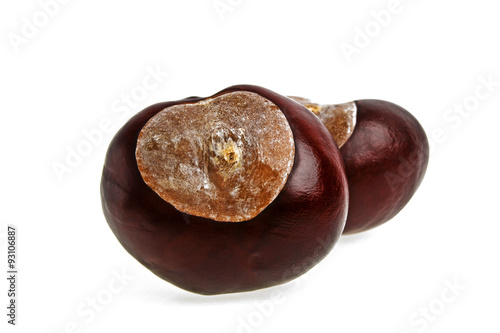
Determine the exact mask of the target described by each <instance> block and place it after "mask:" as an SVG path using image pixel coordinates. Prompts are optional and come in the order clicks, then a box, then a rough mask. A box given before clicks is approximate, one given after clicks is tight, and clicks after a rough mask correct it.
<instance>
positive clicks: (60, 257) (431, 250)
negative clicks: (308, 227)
mask: <svg viewBox="0 0 500 333" xmlns="http://www.w3.org/2000/svg"><path fill="white" fill-rule="evenodd" d="M60 1H61V2H60V3H58V5H57V7H54V5H53V4H54V3H57V2H53V1H52V2H51V3H52V6H49V7H47V6H45V11H47V12H50V14H51V16H49V15H47V14H44V9H43V7H44V6H41V5H40V2H38V1H35V0H29V1H15V2H14V1H8V2H7V1H2V3H1V5H0V22H1V23H0V25H1V42H0V48H1V62H0V77H1V78H0V88H1V98H0V109H1V115H2V117H1V131H0V135H1V142H2V163H1V164H0V165H1V166H0V168H1V175H2V176H1V177H2V186H1V187H2V191H1V195H2V200H1V202H2V205H1V210H2V215H1V216H2V218H1V226H0V228H1V252H0V254H1V255H0V258H1V262H2V263H1V264H0V266H1V267H2V270H3V271H4V272H5V273H4V274H6V271H7V269H6V247H7V244H6V229H7V224H8V223H11V224H14V225H16V226H17V227H18V229H19V232H18V237H19V243H18V248H19V256H18V258H19V263H18V265H19V271H20V274H19V284H18V291H19V297H18V305H19V308H18V325H17V326H16V327H11V326H10V325H7V323H6V321H7V317H6V315H5V314H6V312H7V310H6V309H5V306H6V304H7V301H8V300H7V285H6V279H4V278H2V283H1V284H0V287H1V289H0V295H1V300H0V304H1V305H2V306H1V307H2V309H4V310H2V311H1V315H0V318H2V319H1V324H0V325H1V327H2V329H1V331H2V332H3V331H4V328H5V327H7V328H8V331H9V332H11V331H12V332H15V331H19V332H42V333H45V332H47V333H49V332H54V333H61V332H139V331H141V332H142V331H144V332H344V333H350V332H356V333H357V332H383V333H391V332H394V333H403V332H406V333H414V332H485V333H489V332H499V331H500V321H498V313H500V301H499V299H500V286H499V283H498V282H499V281H500V272H499V269H498V266H499V260H498V254H499V253H500V242H499V241H498V237H499V236H498V235H499V232H500V219H499V213H498V206H499V199H500V198H499V191H498V188H499V186H500V179H499V172H498V170H500V163H499V162H500V159H499V157H498V155H499V148H498V143H499V134H498V133H499V126H500V125H499V124H500V113H499V111H500V110H499V107H500V84H499V82H500V68H499V67H500V65H499V64H500V43H499V35H498V33H499V31H500V20H499V17H498V13H499V8H498V6H497V7H495V5H496V2H495V1H492V0H476V1H451V0H444V1H430V0H419V1H417V0H414V1H410V0H401V1H400V2H399V5H396V6H395V7H394V5H392V4H391V1H389V0H377V1H368V0H363V1H347V0H338V1H319V0H317V1H290V0H287V1H265V0H222V1H219V2H218V4H219V5H220V4H221V3H222V5H220V6H223V5H224V4H226V5H227V6H229V7H226V11H225V12H217V10H216V9H215V7H214V3H215V4H217V2H214V0H198V1H180V0H179V1H159V0H156V1H155V0H144V1H130V0H120V1H118V0H112V1H97V0H87V1H77V0H72V1H67V0H66V2H67V3H64V4H62V2H63V1H62V0H60ZM41 3H50V1H48V0H42V2H41ZM388 9H391V10H392V12H393V13H392V14H390V18H389V17H387V15H385V16H384V15H382V14H380V13H387V12H384V11H387V10H388ZM374 13H375V14H374ZM376 13H379V14H378V20H379V21H377V20H376V18H375V17H377V14H376ZM45 19H46V20H45ZM31 24H34V29H33V27H30V25H31ZM37 26H38V27H37ZM30 28H31V29H30ZM360 31H368V34H369V36H368V37H363V35H362V34H365V33H364V32H360ZM347 44H349V45H351V47H356V53H353V54H351V55H350V56H346V54H344V52H343V51H342V47H344V48H345V47H347V46H346V45H347ZM351 51H352V48H351ZM154 70H158V71H160V72H168V75H164V74H161V75H160V76H159V77H158V82H159V83H158V84H156V87H154V88H153V87H151V85H150V86H148V87H149V88H150V89H149V90H144V88H141V86H142V82H143V80H144V79H146V78H147V76H148V75H149V74H148V71H154ZM484 80H486V81H487V80H490V81H492V82H493V84H489V85H485V84H484V83H483V81H484ZM149 82H150V83H153V81H149ZM238 83H249V84H257V85H261V86H264V87H267V88H270V89H272V90H274V91H276V92H278V93H282V94H288V95H299V96H304V97H309V98H311V99H314V100H316V101H318V102H325V103H341V102H346V101H350V100H355V99H363V98H378V99H385V100H389V101H392V102H395V103H397V104H400V105H401V106H403V107H405V108H406V109H408V110H410V111H411V112H412V113H413V114H414V115H415V116H416V117H417V118H418V119H419V120H420V122H421V123H422V125H423V126H424V128H425V130H426V132H427V134H428V136H429V139H430V141H431V142H432V143H433V147H434V149H433V153H432V156H431V160H430V164H429V168H428V171H427V175H426V177H425V179H424V182H423V184H422V186H421V187H420V189H419V191H418V192H417V194H416V195H415V196H414V197H413V199H412V201H411V202H410V203H409V204H408V205H407V206H406V207H405V209H404V210H403V211H402V212H401V213H400V214H399V215H398V216H397V217H396V218H394V219H393V220H392V221H391V222H389V223H387V224H386V225H384V226H382V227H379V228H377V229H374V230H372V231H369V232H366V233H363V234H359V235H354V236H348V237H343V238H341V240H340V241H339V243H338V244H337V245H336V247H335V248H334V250H333V251H332V252H331V253H330V255H329V256H328V257H327V258H326V259H325V260H324V261H322V262H321V263H320V264H319V265H318V266H316V267H315V268H314V269H313V270H311V271H310V272H309V273H307V274H306V275H304V276H303V277H302V278H300V279H298V280H295V281H293V282H290V283H288V284H286V285H283V286H278V287H274V288H269V289H266V290H260V291H257V292H250V293H243V294H233V295H222V296H212V297H207V296H199V295H196V294H192V293H188V292H186V291H183V290H181V289H178V288H177V287H175V286H173V285H170V284H169V283H167V282H164V281H162V280H160V279H159V278H157V277H156V276H154V275H153V274H151V273H150V272H149V271H148V270H147V269H145V268H144V267H142V266H141V265H140V264H139V263H138V262H137V261H136V260H135V259H133V258H132V257H131V256H130V255H128V254H127V253H126V252H125V250H124V249H123V248H122V247H121V246H120V244H119V243H118V241H117V240H116V238H115V236H114V235H113V234H112V232H111V231H110V229H109V227H108V225H107V223H106V221H105V219H104V217H103V215H102V212H101V206H100V197H99V181H100V174H101V170H102V164H103V159H104V155H105V152H106V149H107V145H108V143H109V141H110V140H111V138H112V136H113V134H114V133H115V132H116V130H117V129H118V128H119V127H120V126H121V125H122V124H123V123H124V122H125V121H126V120H127V119H128V118H129V117H130V116H131V115H133V114H135V113H136V112H138V111H140V110H141V109H142V108H144V107H146V106H148V105H150V104H153V103H156V102H160V101H167V100H175V99H179V98H184V97H187V96H192V95H198V96H207V95H211V94H213V93H215V92H216V91H218V90H220V89H223V88H225V87H227V86H229V85H233V84H238ZM141 89H142V90H141ZM141 91H142V92H145V94H143V95H141V94H140V93H141ZM132 93H135V99H134V98H132V100H131V101H130V105H129V106H127V104H125V102H124V98H126V96H127V95H131V94H132ZM478 93H479V95H477V94H478ZM478 96H479V97H480V98H478ZM459 108H462V109H463V110H464V111H463V112H462V113H459V112H458V111H457V110H459ZM450 117H452V118H450ZM102 124H108V126H112V129H111V130H110V131H107V132H106V133H105V132H103V131H102V129H100V127H99V126H101V125H102ZM106 129H107V128H106ZM96 131H99V133H100V134H101V135H102V137H101V138H99V135H98V134H95V133H96ZM84 133H94V134H95V135H94V143H92V144H91V145H90V146H88V139H87V138H86V136H85V134H84ZM85 142H86V143H85ZM84 148H87V150H86V151H85V153H86V155H85V156H83V157H81V159H79V160H76V161H75V160H73V163H72V166H71V167H69V166H68V165H67V161H66V159H67V158H68V155H70V153H69V152H70V151H72V150H76V149H80V150H81V151H84ZM82 149H83V150H82ZM58 163H60V164H63V165H66V166H67V167H68V170H66V169H65V172H64V173H63V174H62V175H61V174H60V173H59V175H58V174H57V172H55V170H54V166H55V165H59V164H58ZM4 274H2V276H4ZM116 274H119V275H122V274H124V275H125V280H124V282H119V280H116V278H115V275H116ZM450 285H456V286H455V287H450ZM457 285H458V286H457ZM110 288H111V289H112V290H113V291H114V293H111V291H110ZM273 295H278V296H280V298H279V300H278V302H275V301H276V299H275V298H273V297H272V296H273ZM92 299H97V301H96V302H97V306H96V308H97V309H99V311H97V310H94V309H93V308H92V307H91V305H90V304H91V302H92ZM102 303H105V304H102ZM4 305H5V306H4ZM425 311H427V312H428V313H429V314H428V315H424V313H425Z"/></svg>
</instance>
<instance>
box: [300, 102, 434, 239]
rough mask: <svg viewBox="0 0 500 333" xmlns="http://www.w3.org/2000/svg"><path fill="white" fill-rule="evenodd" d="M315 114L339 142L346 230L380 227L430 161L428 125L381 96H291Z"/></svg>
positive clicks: (405, 200) (400, 206)
mask: <svg viewBox="0 0 500 333" xmlns="http://www.w3.org/2000/svg"><path fill="white" fill-rule="evenodd" d="M292 98H294V99H295V100H297V101H299V102H300V103H302V104H303V105H305V106H307V107H308V109H309V110H311V111H312V112H313V113H315V114H316V115H317V116H318V117H319V118H320V119H321V120H322V122H323V123H324V124H325V125H326V127H327V128H328V129H329V131H330V132H331V134H332V135H333V137H334V139H335V141H336V142H337V143H338V145H339V146H340V151H341V153H342V158H343V159H344V164H345V168H346V174H347V180H348V183H349V212H348V215H347V221H346V226H345V229H344V232H343V233H344V234H351V233H357V232H361V231H365V230H368V229H371V228H374V227H376V226H379V225H381V224H383V223H385V222H387V221H389V220H390V219H392V218H393V217H394V216H395V215H396V214H397V213H399V212H400V211H401V209H403V207H404V206H405V205H406V204H407V203H408V201H409V200H410V199H411V197H412V196H413V194H414V193H415V191H416V190H417V189H418V187H419V185H420V183H421V182H422V179H423V177H424V174H425V171H426V169H427V163H428V160H429V143H428V141H427V136H426V134H425V132H424V129H423V128H422V126H421V125H420V123H419V122H418V121H417V119H415V117H414V116H413V115H411V114H410V113H409V112H408V111H406V110H405V109H403V108H402V107H400V106H398V105H396V104H393V103H390V102H386V101H382V100H373V99H367V100H358V101H355V102H350V103H345V104H338V105H319V104H316V103H311V102H310V101H309V100H307V99H304V98H298V97H292Z"/></svg>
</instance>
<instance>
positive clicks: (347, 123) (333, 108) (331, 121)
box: [289, 96, 356, 148]
mask: <svg viewBox="0 0 500 333" xmlns="http://www.w3.org/2000/svg"><path fill="white" fill-rule="evenodd" d="M289 98H291V99H293V100H294V101H296V102H299V103H300V104H302V105H304V106H305V107H306V108H308V109H309V111H311V112H312V113H314V114H315V115H316V116H317V117H318V118H319V119H320V120H321V122H322V123H323V125H325V127H326V128H327V129H328V131H329V132H330V133H331V134H332V136H333V139H334V140H335V142H336V143H337V145H338V146H339V148H340V147H342V146H343V145H344V143H346V141H347V140H349V138H350V137H351V135H352V132H353V131H354V127H355V126H356V103H354V102H348V103H343V104H333V105H322V104H317V103H313V102H311V101H310V100H309V99H307V98H303V97H296V96H289Z"/></svg>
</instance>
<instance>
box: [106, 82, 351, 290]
mask: <svg viewBox="0 0 500 333" xmlns="http://www.w3.org/2000/svg"><path fill="white" fill-rule="evenodd" d="M101 199H102V208H103V212H104V216H105V218H106V220H107V222H108V224H109V226H110V228H111V230H112V231H113V233H114V234H115V235H116V237H117V239H118V240H119V242H120V243H121V244H122V246H123V247H124V248H125V249H126V250H127V251H128V252H129V253H130V254H131V255H132V256H133V257H134V258H136V259H137V260H138V261H139V262H140V263H141V264H143V265H144V266H145V267H147V268H148V269H150V270H151V271H152V272H153V273H154V274H156V275H157V276H159V277H160V278H162V279H164V280H167V281H169V282H171V283H172V284H174V285H176V286H178V287H180V288H183V289H185V290H188V291H191V292H195V293H199V294H206V295H211V294H222V293H233V292H242V291H251V290H256V289H260V288H265V287H269V286H274V285H278V284H281V283H285V282H287V281H290V280H292V279H294V278H296V277H298V276H299V275H301V274H303V273H305V272H306V271H308V270H309V269H310V268H312V267H313V266H314V265H315V264H317V263H318V262H319V261H320V260H321V259H322V258H323V257H325V256H326V255H327V254H328V253H329V251H330V250H331V249H332V248H333V246H334V244H335V243H336V241H337V240H338V238H339V237H340V235H341V233H342V230H343V229H344V225H345V220H346V216H347V205H348V187H347V179H346V175H345V170H344V165H343V161H342V157H341V154H340V151H339V149H338V147H337V145H336V144H335V141H334V140H333V138H332V137H331V134H330V133H329V132H328V130H327V129H326V127H325V126H323V124H322V123H321V121H320V120H319V119H318V118H317V117H316V116H314V115H313V114H312V113H311V112H310V111H309V110H308V109H307V108H306V107H304V106H303V105H301V104H300V103H297V102H295V101H293V100H292V99H289V98H287V97H285V96H281V95H279V94H277V93H274V92H272V91H270V90H268V89H265V88H262V87H258V86H251V85H237V86H232V87H229V88H226V89H224V90H222V91H220V92H218V93H216V94H214V95H212V96H210V97H207V98H201V97H190V98H187V99H184V100H179V101H173V102H164V103H158V104H155V105H152V106H150V107H148V108H146V109H144V110H143V111H141V112H139V113H138V114H136V115H135V116H134V117H133V118H131V119H130V120H129V121H128V122H127V123H126V124H125V125H124V126H123V127H122V128H121V129H120V130H119V131H118V133H117V134H116V135H115V137H114V138H113V139H112V141H111V143H110V146H109V148H108V151H107V154H106V158H105V163H104V168H103V173H102V179H101Z"/></svg>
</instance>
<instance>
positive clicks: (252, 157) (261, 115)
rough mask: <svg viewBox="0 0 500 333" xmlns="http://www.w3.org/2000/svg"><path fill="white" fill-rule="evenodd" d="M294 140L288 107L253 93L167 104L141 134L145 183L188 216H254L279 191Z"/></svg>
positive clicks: (289, 164) (231, 218) (139, 152)
mask: <svg viewBox="0 0 500 333" xmlns="http://www.w3.org/2000/svg"><path fill="white" fill-rule="evenodd" d="M294 157H295V143H294V139H293V134H292V130H291V128H290V126H289V124H288V121H287V119H286V117H285V115H284V114H283V112H282V111H281V110H280V109H279V108H278V107H277V106H276V105H275V104H274V103H272V102H271V101H269V100H268V99H266V98H264V97H262V96H260V95H258V94H256V93H252V92H247V91H244V92H229V93H224V94H222V95H219V96H216V97H213V98H208V99H205V100H202V101H199V102H196V103H191V104H178V105H173V106H170V107H167V108H165V109H164V110H162V111H160V112H159V113H158V114H156V115H155V116H153V117H152V118H151V119H150V120H149V121H148V122H147V123H146V125H144V127H143V128H142V130H141V132H140V133H139V138H138V140H137V147H136V160H137V165H138V168H139V171H140V173H141V176H142V178H143V180H144V182H145V183H146V184H147V185H148V186H149V187H150V188H151V189H152V190H153V191H155V192H156V193H157V194H158V195H159V196H160V197H161V198H163V199H164V200H165V201H167V202H168V203H170V204H171V205H173V206H174V207H175V208H176V209H178V210H179V211H182V212H184V213H187V214H190V215H195V216H201V217H205V218H210V219H213V220H216V221H221V222H240V221H246V220H250V219H252V218H254V217H255V216H257V215H258V214H259V213H260V212H262V211H263V210H264V209H265V208H266V207H267V206H268V205H269V204H270V203H271V202H272V201H273V200H274V199H275V198H276V197H277V196H278V195H279V193H280V192H281V190H282V189H283V187H284V186H285V184H286V182H287V179H288V176H289V174H290V172H291V170H292V167H293V162H294Z"/></svg>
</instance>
